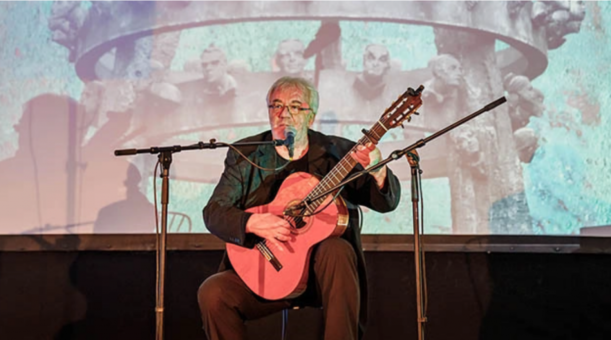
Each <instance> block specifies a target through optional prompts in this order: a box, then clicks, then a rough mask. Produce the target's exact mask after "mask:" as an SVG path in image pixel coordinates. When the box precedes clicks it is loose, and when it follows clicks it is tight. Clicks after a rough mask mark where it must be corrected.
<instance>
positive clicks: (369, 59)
mask: <svg viewBox="0 0 611 340" xmlns="http://www.w3.org/2000/svg"><path fill="white" fill-rule="evenodd" d="M389 68H390V56H389V54H388V50H387V49H386V47H384V46H380V45H371V46H369V47H368V48H367V50H366V51H365V55H364V56H363V71H364V72H365V74H367V75H368V76H372V77H382V76H383V75H384V74H386V71H388V69H389Z"/></svg>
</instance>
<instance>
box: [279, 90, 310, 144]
mask: <svg viewBox="0 0 611 340" xmlns="http://www.w3.org/2000/svg"><path fill="white" fill-rule="evenodd" d="M273 104H276V105H277V104H279V105H287V106H295V107H300V108H309V107H310V106H309V105H308V103H307V102H306V100H305V99H304V96H303V93H302V91H301V90H300V89H299V88H296V87H287V88H280V89H276V90H275V91H274V92H272V94H271V95H270V97H269V99H268V105H273ZM268 114H269V124H270V126H271V129H272V134H273V136H274V139H285V138H286V132H287V129H288V128H289V127H293V128H295V131H296V136H295V140H297V141H300V140H303V138H305V137H306V136H307V134H308V128H309V127H310V126H312V123H314V113H313V112H312V110H305V111H298V112H297V113H296V114H291V113H290V112H289V110H288V108H287V107H284V108H283V109H282V111H281V112H273V110H268Z"/></svg>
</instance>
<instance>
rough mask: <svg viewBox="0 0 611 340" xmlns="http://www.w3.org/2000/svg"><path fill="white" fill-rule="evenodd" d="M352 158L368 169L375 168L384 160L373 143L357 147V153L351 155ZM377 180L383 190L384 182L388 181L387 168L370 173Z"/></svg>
mask: <svg viewBox="0 0 611 340" xmlns="http://www.w3.org/2000/svg"><path fill="white" fill-rule="evenodd" d="M350 156H352V158H353V159H354V160H355V161H357V162H359V164H361V165H362V166H363V168H365V169H367V168H369V167H371V166H374V165H376V164H378V163H379V162H380V160H382V153H381V152H380V149H378V148H377V147H376V146H375V145H374V144H373V143H367V144H366V145H359V146H357V147H356V151H355V152H352V153H350ZM370 174H371V175H372V176H373V177H374V178H375V180H376V183H377V184H378V187H379V188H380V189H382V188H383V187H384V181H385V180H386V166H383V167H382V168H380V169H378V170H376V171H373V172H370Z"/></svg>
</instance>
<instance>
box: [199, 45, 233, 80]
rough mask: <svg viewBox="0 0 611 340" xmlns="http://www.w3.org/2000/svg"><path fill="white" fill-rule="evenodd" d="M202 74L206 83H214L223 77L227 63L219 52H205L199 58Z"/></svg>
mask: <svg viewBox="0 0 611 340" xmlns="http://www.w3.org/2000/svg"><path fill="white" fill-rule="evenodd" d="M201 65H202V72H203V74H204V79H205V80H206V81H207V82H208V83H214V82H217V81H219V80H221V79H222V77H223V76H224V75H225V72H226V67H227V62H226V61H225V56H223V54H222V53H220V52H215V51H212V52H206V53H204V54H202V58H201Z"/></svg>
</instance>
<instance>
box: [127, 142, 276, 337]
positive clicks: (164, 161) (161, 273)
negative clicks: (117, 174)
mask: <svg viewBox="0 0 611 340" xmlns="http://www.w3.org/2000/svg"><path fill="white" fill-rule="evenodd" d="M268 144H272V145H274V146H278V145H285V141H283V140H279V139H276V140H272V141H262V142H242V143H233V144H231V145H233V146H236V147H239V146H256V145H268ZM229 146H230V144H227V143H219V142H217V141H216V140H215V139H211V140H210V143H204V142H198V143H197V144H193V145H186V146H181V145H174V146H161V147H157V146H153V147H150V148H146V149H121V150H115V156H129V155H135V154H140V153H149V154H158V156H157V157H158V158H159V164H161V174H160V177H161V179H162V184H161V235H160V234H159V230H157V231H156V236H157V242H156V247H155V248H156V250H157V261H156V266H157V271H156V272H157V277H156V286H155V287H156V295H155V315H156V333H155V339H156V340H163V312H164V292H165V260H166V242H167V224H168V205H169V203H170V180H169V178H170V165H171V164H172V154H173V153H177V152H181V151H187V150H201V149H216V148H218V147H229Z"/></svg>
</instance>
